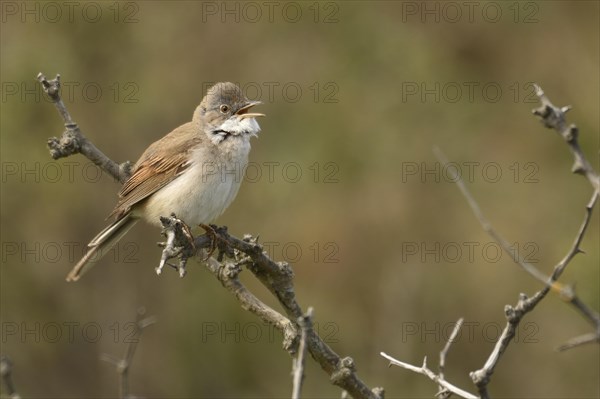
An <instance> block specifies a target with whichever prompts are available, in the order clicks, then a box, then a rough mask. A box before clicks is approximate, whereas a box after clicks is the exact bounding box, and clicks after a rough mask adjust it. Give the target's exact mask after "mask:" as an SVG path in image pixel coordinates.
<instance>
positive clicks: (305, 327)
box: [292, 307, 313, 399]
mask: <svg viewBox="0 0 600 399" xmlns="http://www.w3.org/2000/svg"><path fill="white" fill-rule="evenodd" d="M312 317H313V308H312V307H309V308H308V310H307V311H306V315H304V316H302V317H300V318H299V319H298V324H299V325H300V331H301V334H300V346H299V347H298V355H297V356H296V358H295V359H292V365H293V367H292V376H293V382H294V385H293V389H292V399H300V392H301V391H302V382H303V381H304V357H305V355H306V337H307V335H308V331H309V330H312V328H313V325H312Z"/></svg>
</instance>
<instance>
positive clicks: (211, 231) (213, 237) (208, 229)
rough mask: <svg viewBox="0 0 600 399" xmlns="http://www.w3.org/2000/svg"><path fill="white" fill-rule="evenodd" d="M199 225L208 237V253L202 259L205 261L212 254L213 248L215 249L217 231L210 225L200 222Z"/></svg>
mask: <svg viewBox="0 0 600 399" xmlns="http://www.w3.org/2000/svg"><path fill="white" fill-rule="evenodd" d="M200 227H202V228H203V229H204V231H206V235H207V236H209V237H210V247H209V251H208V254H207V255H206V257H205V258H204V259H203V261H207V260H208V258H210V257H211V256H212V254H213V253H214V252H215V249H217V238H218V235H217V232H216V231H215V228H214V227H213V226H212V225H207V224H204V223H200Z"/></svg>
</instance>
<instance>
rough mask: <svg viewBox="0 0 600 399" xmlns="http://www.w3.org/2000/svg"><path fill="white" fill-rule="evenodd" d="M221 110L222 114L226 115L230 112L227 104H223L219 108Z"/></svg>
mask: <svg viewBox="0 0 600 399" xmlns="http://www.w3.org/2000/svg"><path fill="white" fill-rule="evenodd" d="M219 110H220V111H221V113H223V114H226V113H227V112H229V106H228V105H227V104H222V105H221V106H220V107H219Z"/></svg>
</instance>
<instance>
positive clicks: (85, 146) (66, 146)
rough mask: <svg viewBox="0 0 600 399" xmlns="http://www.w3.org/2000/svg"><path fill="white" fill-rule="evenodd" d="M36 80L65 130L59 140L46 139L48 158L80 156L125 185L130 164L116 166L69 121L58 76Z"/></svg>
mask: <svg viewBox="0 0 600 399" xmlns="http://www.w3.org/2000/svg"><path fill="white" fill-rule="evenodd" d="M37 80H38V81H39V82H40V83H41V84H42V87H43V89H44V92H45V93H46V94H47V95H48V97H49V98H50V100H51V101H52V103H54V105H55V106H56V109H57V110H58V113H59V114H60V116H61V117H62V119H63V121H64V122H65V128H66V130H65V131H64V132H63V134H62V136H61V137H60V139H59V138H57V137H51V138H49V139H48V149H49V150H50V156H52V158H53V159H60V158H64V157H68V156H69V155H73V154H77V153H79V154H82V155H84V156H85V157H86V158H88V159H89V160H90V161H92V162H94V163H95V164H96V165H97V166H99V167H100V168H102V169H103V170H104V171H106V172H107V173H109V174H110V175H111V176H112V177H113V178H115V179H116V180H117V181H119V182H121V183H125V181H126V180H127V178H128V177H129V174H130V172H131V164H130V163H129V162H124V163H122V164H120V165H119V164H117V163H116V162H114V161H113V160H111V159H110V158H108V157H107V156H106V155H104V154H103V153H102V151H100V150H99V149H98V148H97V147H96V146H95V145H94V144H93V143H92V142H91V141H89V140H88V139H87V138H86V137H85V136H84V135H83V133H81V130H80V129H79V126H77V123H75V122H74V121H73V119H71V115H70V114H69V111H67V107H66V106H65V103H64V102H63V101H62V98H61V97H60V75H56V78H54V79H52V80H48V79H46V76H44V75H43V74H42V73H41V72H40V73H38V75H37Z"/></svg>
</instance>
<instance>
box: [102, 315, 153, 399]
mask: <svg viewBox="0 0 600 399" xmlns="http://www.w3.org/2000/svg"><path fill="white" fill-rule="evenodd" d="M145 313H146V310H145V309H144V308H140V309H138V312H137V320H136V323H135V330H134V332H133V336H132V337H131V338H130V339H131V340H130V341H129V346H128V347H127V351H126V352H125V357H124V358H123V359H116V358H115V357H113V356H110V355H107V354H102V355H101V356H100V359H101V360H104V361H106V362H108V363H111V364H113V365H114V366H115V367H116V369H117V374H119V398H120V399H127V398H131V396H130V395H129V367H130V366H131V363H132V362H133V356H134V355H135V350H136V348H137V345H138V343H139V341H140V337H141V335H142V332H143V330H144V329H145V328H146V327H148V326H149V325H152V324H154V323H156V317H154V316H150V317H146V318H144V314H145Z"/></svg>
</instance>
